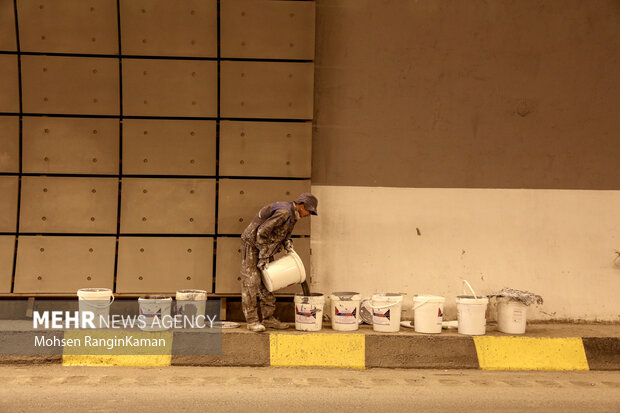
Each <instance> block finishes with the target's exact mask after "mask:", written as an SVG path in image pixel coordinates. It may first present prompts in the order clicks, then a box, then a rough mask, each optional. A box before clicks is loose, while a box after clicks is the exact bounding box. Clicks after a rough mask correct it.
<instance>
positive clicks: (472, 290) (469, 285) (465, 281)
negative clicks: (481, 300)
mask: <svg viewBox="0 0 620 413" xmlns="http://www.w3.org/2000/svg"><path fill="white" fill-rule="evenodd" d="M463 284H467V286H468V287H469V290H470V291H471V293H472V294H473V295H474V298H475V299H476V300H477V299H478V296H477V295H476V292H475V291H474V289H473V288H471V284H470V283H468V282H467V280H465V279H463ZM463 292H464V293H467V291H465V288H463Z"/></svg>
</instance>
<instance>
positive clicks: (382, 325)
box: [370, 293, 403, 333]
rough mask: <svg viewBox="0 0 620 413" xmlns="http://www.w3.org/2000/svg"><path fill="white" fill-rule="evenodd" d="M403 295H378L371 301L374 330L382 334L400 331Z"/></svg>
mask: <svg viewBox="0 0 620 413" xmlns="http://www.w3.org/2000/svg"><path fill="white" fill-rule="evenodd" d="M402 302H403V295H402V294H398V293H378V294H374V295H373V296H372V298H371V299H370V306H371V307H372V329H373V330H375V331H379V332H382V333H396V332H398V331H400V311H401V306H402Z"/></svg>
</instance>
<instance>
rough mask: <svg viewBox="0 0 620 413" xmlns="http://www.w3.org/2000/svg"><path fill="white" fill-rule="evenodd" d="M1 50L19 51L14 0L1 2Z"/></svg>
mask: <svg viewBox="0 0 620 413" xmlns="http://www.w3.org/2000/svg"><path fill="white" fill-rule="evenodd" d="M0 50H2V51H6V52H15V51H17V41H16V40H15V12H14V8H13V1H12V0H2V1H0Z"/></svg>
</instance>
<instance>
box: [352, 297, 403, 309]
mask: <svg viewBox="0 0 620 413" xmlns="http://www.w3.org/2000/svg"><path fill="white" fill-rule="evenodd" d="M364 301H370V306H371V307H372V308H376V309H378V310H381V309H384V308H390V307H392V306H395V305H396V304H400V303H401V302H402V301H403V296H402V295H401V296H400V298H399V299H398V301H395V302H393V303H392V304H387V305H373V301H372V298H365V299H364V300H362V302H364Z"/></svg>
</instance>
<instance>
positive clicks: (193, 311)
mask: <svg viewBox="0 0 620 413" xmlns="http://www.w3.org/2000/svg"><path fill="white" fill-rule="evenodd" d="M176 300H177V302H176V304H177V305H176V313H175V314H176V315H180V316H184V317H188V318H189V319H190V320H191V319H192V318H193V321H194V322H195V321H196V317H198V316H199V315H200V316H204V315H205V309H206V307H207V292H206V291H205V290H179V291H177V295H176Z"/></svg>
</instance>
